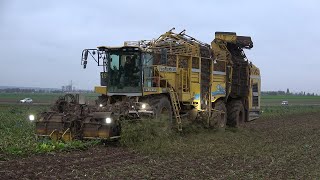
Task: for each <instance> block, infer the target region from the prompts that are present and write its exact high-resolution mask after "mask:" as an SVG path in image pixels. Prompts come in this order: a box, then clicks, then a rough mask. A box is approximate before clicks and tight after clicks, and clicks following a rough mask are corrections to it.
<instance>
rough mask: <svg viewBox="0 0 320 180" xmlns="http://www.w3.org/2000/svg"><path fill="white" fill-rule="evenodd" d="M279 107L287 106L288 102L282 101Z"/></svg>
mask: <svg viewBox="0 0 320 180" xmlns="http://www.w3.org/2000/svg"><path fill="white" fill-rule="evenodd" d="M281 105H284V106H287V105H289V102H288V101H282V102H281Z"/></svg>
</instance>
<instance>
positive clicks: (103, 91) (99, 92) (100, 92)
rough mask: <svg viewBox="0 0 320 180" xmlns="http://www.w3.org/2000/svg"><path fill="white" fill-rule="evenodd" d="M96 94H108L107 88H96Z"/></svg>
mask: <svg viewBox="0 0 320 180" xmlns="http://www.w3.org/2000/svg"><path fill="white" fill-rule="evenodd" d="M94 92H96V93H98V94H107V86H95V87H94Z"/></svg>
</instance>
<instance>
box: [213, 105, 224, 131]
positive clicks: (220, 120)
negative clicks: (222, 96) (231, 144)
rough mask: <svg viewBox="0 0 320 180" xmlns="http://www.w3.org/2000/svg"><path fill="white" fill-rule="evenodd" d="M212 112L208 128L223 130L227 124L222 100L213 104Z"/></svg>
mask: <svg viewBox="0 0 320 180" xmlns="http://www.w3.org/2000/svg"><path fill="white" fill-rule="evenodd" d="M213 108H214V110H215V111H213V113H212V117H211V119H210V126H212V127H216V128H218V129H219V130H225V128H226V124H227V108H226V105H225V103H224V101H222V100H218V101H217V102H215V103H214V106H213Z"/></svg>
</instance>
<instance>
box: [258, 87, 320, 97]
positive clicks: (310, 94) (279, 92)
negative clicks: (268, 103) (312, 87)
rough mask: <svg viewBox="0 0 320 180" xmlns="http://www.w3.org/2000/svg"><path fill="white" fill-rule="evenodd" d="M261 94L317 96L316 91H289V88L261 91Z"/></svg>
mask: <svg viewBox="0 0 320 180" xmlns="http://www.w3.org/2000/svg"><path fill="white" fill-rule="evenodd" d="M261 95H273V96H276V95H292V96H319V95H318V94H316V93H306V92H304V91H301V92H290V90H289V89H287V91H261Z"/></svg>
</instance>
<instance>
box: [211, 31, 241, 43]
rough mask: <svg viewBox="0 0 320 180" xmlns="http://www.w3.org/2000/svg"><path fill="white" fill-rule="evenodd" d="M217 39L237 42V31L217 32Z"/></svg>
mask: <svg viewBox="0 0 320 180" xmlns="http://www.w3.org/2000/svg"><path fill="white" fill-rule="evenodd" d="M215 38H216V39H221V40H223V41H226V42H232V43H235V42H236V41H237V34H236V33H223V32H221V33H216V34H215Z"/></svg>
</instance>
